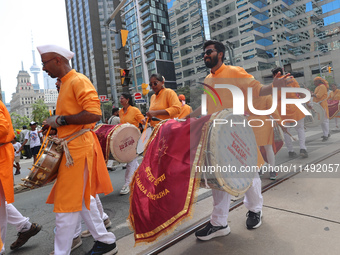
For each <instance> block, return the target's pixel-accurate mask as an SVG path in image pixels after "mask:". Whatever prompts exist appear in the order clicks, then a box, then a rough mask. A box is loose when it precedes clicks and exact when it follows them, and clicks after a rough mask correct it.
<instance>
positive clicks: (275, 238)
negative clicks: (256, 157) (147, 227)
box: [117, 134, 340, 255]
mask: <svg viewBox="0 0 340 255" xmlns="http://www.w3.org/2000/svg"><path fill="white" fill-rule="evenodd" d="M332 139H334V140H338V141H334V143H333V144H331V145H329V146H326V147H322V148H320V149H317V150H315V151H313V152H312V153H310V155H309V158H307V159H302V158H297V159H294V160H291V161H289V162H287V163H286V165H290V164H303V165H305V164H307V163H308V164H310V163H317V162H318V163H320V164H324V165H327V166H329V165H330V164H339V163H340V160H339V155H340V153H337V154H335V155H333V156H331V157H328V158H325V156H327V155H332V154H334V152H335V151H337V150H338V149H339V145H338V144H339V142H340V134H336V135H334V136H333V137H332ZM323 158H325V159H323ZM321 159H323V160H321ZM320 160H321V161H320ZM279 176H283V174H279ZM339 178H340V166H339V167H338V169H337V173H326V174H317V173H311V172H309V173H308V172H302V173H299V174H297V175H295V176H294V177H293V178H291V179H288V180H286V181H284V182H283V183H281V184H279V185H278V186H275V187H273V188H271V189H270V190H268V191H267V192H264V193H263V197H264V206H263V219H262V221H263V222H262V226H261V227H260V228H258V229H256V230H247V229H246V226H245V221H246V213H247V209H246V208H245V207H244V205H242V206H240V207H238V208H237V209H235V210H233V211H231V212H230V214H229V217H228V224H229V226H230V228H231V233H230V234H229V235H228V236H225V237H218V238H214V239H212V240H210V241H205V242H204V241H199V240H197V239H196V237H195V236H194V234H192V235H190V236H189V237H187V238H185V239H183V240H182V241H180V242H178V243H176V244H175V245H173V246H172V247H170V248H168V249H167V250H165V251H163V252H161V253H160V254H163V255H170V254H171V255H172V254H183V255H188V254H189V255H190V254H195V255H196V254H198V255H199V254H205V255H210V254H214V255H215V254H217V255H219V254H221V255H222V254H231V255H243V254H247V255H248V254H251V255H254V254H261V255H262V254H282V255H283V254H284V255H287V254H289V255H292V254H327V255H333V254H334V255H335V254H339V250H340V242H339V236H340V218H339V216H338V215H339V211H340V188H339V184H340V179H339ZM266 183H268V180H267V179H263V185H265V184H266ZM194 210H195V211H194V216H193V219H191V220H190V221H186V222H184V223H183V224H182V225H179V226H178V227H177V229H176V230H175V231H174V233H172V234H170V235H168V236H165V237H163V238H162V239H160V240H158V241H157V242H155V243H152V244H148V245H138V246H136V247H134V246H133V245H134V239H133V235H132V234H131V235H129V236H126V237H124V238H122V239H119V240H118V242H117V244H118V248H119V254H121V255H125V254H148V253H149V252H150V251H152V250H153V249H154V248H155V247H157V246H158V245H159V244H161V243H163V242H164V241H165V240H167V239H170V238H171V237H173V236H175V235H176V234H179V233H181V231H183V230H184V229H186V228H188V227H190V226H193V225H194V224H195V223H197V222H199V221H201V220H202V219H204V218H206V217H209V216H210V213H211V211H212V197H208V198H206V199H204V200H201V201H199V202H197V203H196V205H195V209H194Z"/></svg>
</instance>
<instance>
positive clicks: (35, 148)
mask: <svg viewBox="0 0 340 255" xmlns="http://www.w3.org/2000/svg"><path fill="white" fill-rule="evenodd" d="M30 127H31V131H30V132H28V133H27V134H26V136H25V141H24V142H23V144H22V146H21V148H20V151H21V150H22V149H23V147H24V146H25V144H26V143H27V142H28V140H29V141H30V147H31V152H32V155H33V162H35V161H36V159H37V154H38V153H39V150H40V146H41V144H42V137H43V136H42V134H41V133H40V132H38V131H37V130H36V128H37V122H35V121H32V122H31V123H30Z"/></svg>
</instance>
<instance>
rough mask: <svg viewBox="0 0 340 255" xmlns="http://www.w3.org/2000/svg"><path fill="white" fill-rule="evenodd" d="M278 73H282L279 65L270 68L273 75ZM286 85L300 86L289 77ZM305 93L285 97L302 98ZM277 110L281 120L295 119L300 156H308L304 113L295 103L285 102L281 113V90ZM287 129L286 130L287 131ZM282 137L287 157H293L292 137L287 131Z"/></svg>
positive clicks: (294, 155)
mask: <svg viewBox="0 0 340 255" xmlns="http://www.w3.org/2000/svg"><path fill="white" fill-rule="evenodd" d="M278 73H281V74H283V69H282V68H281V67H277V68H274V69H273V70H272V74H273V77H275V76H276V75H277V74H278ZM287 87H292V88H300V86H299V83H298V82H297V81H296V80H295V79H294V78H291V82H290V83H289V84H288V85H287ZM303 97H305V95H303V94H302V93H287V94H286V98H294V99H298V98H303ZM277 110H278V112H279V114H280V116H281V119H282V120H292V119H293V120H295V121H296V123H297V124H296V126H295V127H294V128H295V130H296V132H297V135H298V139H299V146H300V156H301V157H302V158H308V152H307V148H306V135H305V127H304V126H305V119H304V118H305V115H304V114H303V112H301V110H300V109H299V108H298V107H297V106H296V105H295V104H287V105H286V115H282V112H281V91H278V101H277ZM285 123H287V125H288V123H294V122H292V121H290V122H289V121H286V122H285ZM289 129H290V128H288V129H287V131H288V132H289ZM283 137H284V140H285V144H286V146H287V149H288V156H289V158H295V157H296V156H297V154H296V152H295V151H294V148H293V143H292V138H291V137H290V135H289V134H288V133H283Z"/></svg>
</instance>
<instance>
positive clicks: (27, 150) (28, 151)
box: [19, 125, 32, 159]
mask: <svg viewBox="0 0 340 255" xmlns="http://www.w3.org/2000/svg"><path fill="white" fill-rule="evenodd" d="M22 129H23V130H22V131H21V132H20V140H19V142H20V143H21V144H23V143H24V141H25V136H26V134H27V133H28V132H29V130H28V129H27V126H26V125H23V126H22ZM24 150H25V156H26V159H30V158H32V153H31V147H30V141H29V140H28V141H27V143H26V144H25V146H24Z"/></svg>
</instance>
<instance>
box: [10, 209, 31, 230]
mask: <svg viewBox="0 0 340 255" xmlns="http://www.w3.org/2000/svg"><path fill="white" fill-rule="evenodd" d="M6 208H7V217H8V218H7V222H8V223H9V224H11V225H14V226H15V227H16V228H17V231H18V232H25V231H27V230H29V229H30V228H31V225H32V224H31V222H30V221H29V220H30V218H28V217H24V216H22V214H21V213H20V212H19V211H18V210H17V208H15V207H14V205H13V204H7V203H6Z"/></svg>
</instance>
